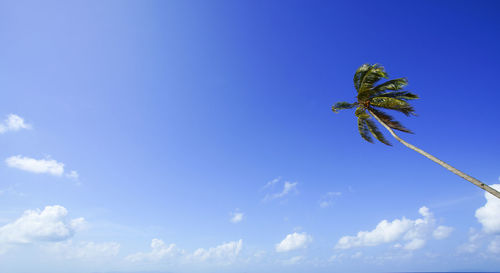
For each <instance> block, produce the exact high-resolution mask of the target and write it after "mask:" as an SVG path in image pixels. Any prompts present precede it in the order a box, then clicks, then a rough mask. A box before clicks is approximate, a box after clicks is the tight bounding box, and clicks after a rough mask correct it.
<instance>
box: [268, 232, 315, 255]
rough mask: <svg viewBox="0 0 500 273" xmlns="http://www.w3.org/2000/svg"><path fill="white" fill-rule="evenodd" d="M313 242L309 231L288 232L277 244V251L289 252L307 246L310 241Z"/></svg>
mask: <svg viewBox="0 0 500 273" xmlns="http://www.w3.org/2000/svg"><path fill="white" fill-rule="evenodd" d="M311 242H312V237H311V236H310V235H308V234H307V233H305V232H303V233H297V232H294V233H292V234H288V235H287V236H286V237H285V239H283V241H281V242H280V243H279V244H276V251H277V252H287V251H291V250H295V249H299V248H305V247H307V245H308V244H309V243H311Z"/></svg>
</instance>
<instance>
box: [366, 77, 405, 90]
mask: <svg viewBox="0 0 500 273" xmlns="http://www.w3.org/2000/svg"><path fill="white" fill-rule="evenodd" d="M407 84H408V80H407V79H406V78H399V79H394V80H389V81H386V82H384V83H382V84H379V85H377V86H375V87H374V88H373V90H374V91H375V92H382V91H385V90H401V89H403V87H405V86H406V85H407Z"/></svg>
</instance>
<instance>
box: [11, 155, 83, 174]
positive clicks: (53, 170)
mask: <svg viewBox="0 0 500 273" xmlns="http://www.w3.org/2000/svg"><path fill="white" fill-rule="evenodd" d="M5 163H6V164H7V166H9V167H11V168H15V169H19V170H23V171H27V172H32V173H37V174H50V175H54V176H62V175H63V174H65V175H66V177H68V178H71V179H78V177H79V175H78V172H77V171H74V170H72V171H70V172H68V173H65V171H64V163H62V162H58V161H56V160H54V159H50V158H45V159H35V158H30V157H26V156H21V155H16V156H11V157H9V158H7V159H5Z"/></svg>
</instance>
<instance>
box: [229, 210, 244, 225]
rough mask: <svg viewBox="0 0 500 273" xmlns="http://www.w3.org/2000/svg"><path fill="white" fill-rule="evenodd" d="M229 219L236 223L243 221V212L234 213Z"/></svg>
mask: <svg viewBox="0 0 500 273" xmlns="http://www.w3.org/2000/svg"><path fill="white" fill-rule="evenodd" d="M229 221H231V223H234V224H236V223H239V222H241V221H243V212H234V213H232V217H231V219H230V220H229Z"/></svg>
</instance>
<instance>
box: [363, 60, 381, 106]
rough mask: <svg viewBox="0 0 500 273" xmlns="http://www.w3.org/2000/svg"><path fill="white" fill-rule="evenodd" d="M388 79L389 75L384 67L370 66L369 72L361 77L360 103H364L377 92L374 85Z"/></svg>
mask: <svg viewBox="0 0 500 273" xmlns="http://www.w3.org/2000/svg"><path fill="white" fill-rule="evenodd" d="M362 67H364V66H362ZM387 77H388V75H387V73H386V72H385V69H384V67H383V66H381V65H378V64H374V65H372V66H368V70H367V71H366V72H362V73H361V74H360V76H359V83H358V85H359V88H358V101H364V100H366V99H367V98H369V97H370V96H371V95H372V94H373V93H374V92H375V91H374V90H373V85H374V84H375V83H376V82H378V81H379V80H380V79H382V78H387Z"/></svg>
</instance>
